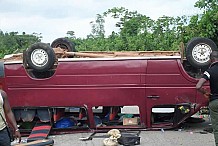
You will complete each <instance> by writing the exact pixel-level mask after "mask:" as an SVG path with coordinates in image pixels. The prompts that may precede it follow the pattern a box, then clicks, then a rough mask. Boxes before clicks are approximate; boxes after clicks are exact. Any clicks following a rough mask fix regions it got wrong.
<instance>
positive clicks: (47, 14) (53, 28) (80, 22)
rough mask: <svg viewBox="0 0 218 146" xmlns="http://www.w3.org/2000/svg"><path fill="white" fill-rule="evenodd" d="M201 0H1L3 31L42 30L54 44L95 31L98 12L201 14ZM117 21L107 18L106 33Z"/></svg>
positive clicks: (44, 39) (36, 31) (44, 40)
mask: <svg viewBox="0 0 218 146" xmlns="http://www.w3.org/2000/svg"><path fill="white" fill-rule="evenodd" d="M196 1H198V0H0V7H1V8H0V30H2V31H3V32H12V31H18V32H19V33H22V32H26V33H28V34H32V33H34V32H35V33H38V34H40V33H41V36H42V37H43V39H42V41H43V42H46V43H51V42H52V41H53V40H55V39H56V38H59V37H65V36H66V33H67V31H69V30H72V31H74V32H75V36H76V37H81V38H86V36H87V35H88V34H90V33H91V25H90V22H91V21H95V20H96V14H102V13H103V12H105V11H107V10H108V9H111V8H113V7H124V8H126V9H128V10H129V11H137V12H138V13H140V14H143V15H146V16H148V17H150V18H151V19H154V20H155V19H157V18H159V17H161V16H163V15H165V16H182V15H193V14H197V13H200V10H199V9H197V8H195V7H194V4H195V2H196ZM114 25H115V23H114V22H113V21H109V20H107V19H106V22H105V31H106V35H108V34H111V32H112V31H113V30H114V31H116V29H115V27H114Z"/></svg>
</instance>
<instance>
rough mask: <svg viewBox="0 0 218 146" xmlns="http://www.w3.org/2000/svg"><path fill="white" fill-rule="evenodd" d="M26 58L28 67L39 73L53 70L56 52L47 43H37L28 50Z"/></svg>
mask: <svg viewBox="0 0 218 146" xmlns="http://www.w3.org/2000/svg"><path fill="white" fill-rule="evenodd" d="M25 58H26V63H27V66H28V67H29V68H31V69H33V70H34V71H37V72H44V71H47V70H49V69H51V68H52V67H53V66H54V63H55V61H56V56H55V52H54V50H53V49H52V48H51V47H50V46H49V45H48V44H45V43H35V44H33V45H32V46H30V48H27V50H26V53H25Z"/></svg>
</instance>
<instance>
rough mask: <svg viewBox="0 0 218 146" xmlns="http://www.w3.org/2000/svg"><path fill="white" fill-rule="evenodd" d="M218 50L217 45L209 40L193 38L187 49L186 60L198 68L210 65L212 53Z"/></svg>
mask: <svg viewBox="0 0 218 146" xmlns="http://www.w3.org/2000/svg"><path fill="white" fill-rule="evenodd" d="M214 50H217V46H216V44H215V43H214V42H213V41H212V40H211V39H208V38H199V37H197V38H193V39H192V40H190V41H189V42H188V44H187V47H186V58H187V60H188V61H189V63H190V64H191V65H192V66H194V67H196V68H206V67H208V66H209V65H210V53H211V52H212V51H214Z"/></svg>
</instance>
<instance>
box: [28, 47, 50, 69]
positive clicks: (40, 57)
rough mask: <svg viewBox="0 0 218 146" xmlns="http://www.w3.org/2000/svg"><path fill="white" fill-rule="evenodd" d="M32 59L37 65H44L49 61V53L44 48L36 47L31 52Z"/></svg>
mask: <svg viewBox="0 0 218 146" xmlns="http://www.w3.org/2000/svg"><path fill="white" fill-rule="evenodd" d="M31 61H32V63H33V64H34V65H35V66H38V67H42V66H44V65H46V64H47V63H48V54H47V52H46V51H45V50H43V49H35V50H34V51H33V52H32V54H31Z"/></svg>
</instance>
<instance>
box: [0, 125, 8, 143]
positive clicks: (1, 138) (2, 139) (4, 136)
mask: <svg viewBox="0 0 218 146" xmlns="http://www.w3.org/2000/svg"><path fill="white" fill-rule="evenodd" d="M10 145H11V142H10V138H9V136H8V131H7V129H6V128H4V129H3V130H1V131H0V146H10Z"/></svg>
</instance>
